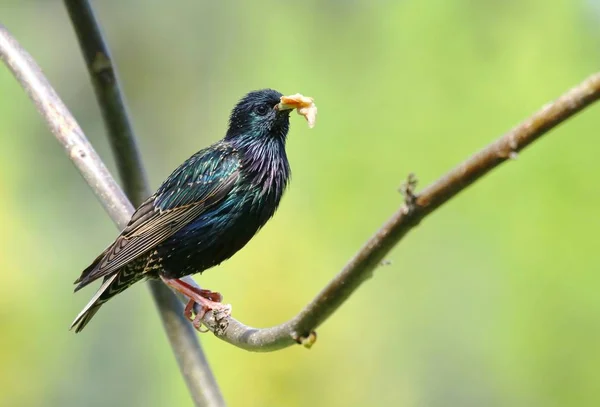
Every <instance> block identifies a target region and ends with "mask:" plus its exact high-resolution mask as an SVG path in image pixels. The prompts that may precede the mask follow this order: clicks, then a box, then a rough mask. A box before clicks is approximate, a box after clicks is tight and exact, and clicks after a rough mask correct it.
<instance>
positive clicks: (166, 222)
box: [75, 170, 239, 291]
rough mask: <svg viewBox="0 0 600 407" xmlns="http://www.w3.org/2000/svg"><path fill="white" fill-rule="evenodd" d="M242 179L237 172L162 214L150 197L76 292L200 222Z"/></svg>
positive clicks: (87, 273) (79, 282)
mask: <svg viewBox="0 0 600 407" xmlns="http://www.w3.org/2000/svg"><path fill="white" fill-rule="evenodd" d="M238 177H239V172H238V171H237V170H235V171H232V172H231V173H230V174H229V175H228V176H227V177H226V178H225V179H220V180H219V182H218V183H216V184H215V185H214V186H213V188H211V189H210V190H209V191H207V193H206V194H205V195H204V196H203V197H202V199H201V200H198V201H196V202H193V203H190V204H187V205H183V206H179V207H176V208H173V209H167V210H163V211H161V210H160V209H158V208H156V207H155V206H154V203H155V199H156V197H155V196H152V197H150V198H149V199H148V200H146V202H144V203H143V204H142V205H141V206H140V207H139V208H138V209H137V210H136V212H135V213H134V214H133V216H132V218H131V221H130V222H129V224H128V225H127V227H126V228H125V229H124V230H123V232H122V233H121V235H120V236H119V237H118V238H117V239H116V240H115V242H114V243H113V244H112V245H111V246H109V247H108V248H107V249H106V250H105V251H104V252H103V253H102V254H101V255H100V256H98V257H97V258H96V260H95V261H94V262H93V263H92V264H91V265H90V266H89V267H88V268H86V269H85V270H84V271H83V273H82V274H81V277H79V279H78V280H77V281H75V283H76V284H77V283H78V286H77V287H76V288H75V291H77V290H79V289H81V288H83V287H85V286H86V285H88V284H89V283H91V282H92V281H94V280H96V279H98V278H100V277H104V276H108V275H110V274H111V273H114V272H115V271H117V270H118V269H119V268H121V267H123V266H124V265H125V264H127V263H129V262H130V261H132V260H134V259H135V258H137V257H138V256H140V255H142V254H144V253H145V252H147V251H148V250H150V249H151V248H153V247H155V246H156V245H157V244H159V243H161V242H163V241H164V240H165V239H167V238H168V237H169V236H172V235H173V234H174V233H175V232H177V231H178V230H180V229H181V228H183V227H184V226H185V225H187V224H189V223H190V222H191V221H192V220H194V219H195V218H197V217H198V216H199V215H200V214H201V213H202V212H203V211H205V210H206V208H208V207H210V206H212V205H214V204H215V203H217V202H219V201H221V200H222V199H223V198H224V197H225V196H226V195H227V194H228V193H229V192H230V191H231V189H232V188H233V186H234V184H235V183H236V181H237V179H238Z"/></svg>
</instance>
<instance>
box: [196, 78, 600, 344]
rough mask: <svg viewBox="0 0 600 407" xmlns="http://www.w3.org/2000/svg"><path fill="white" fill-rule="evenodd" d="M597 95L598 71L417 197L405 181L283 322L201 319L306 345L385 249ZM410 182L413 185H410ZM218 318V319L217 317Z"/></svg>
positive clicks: (219, 329)
mask: <svg viewBox="0 0 600 407" xmlns="http://www.w3.org/2000/svg"><path fill="white" fill-rule="evenodd" d="M598 99H600V73H597V74H594V75H592V76H590V77H589V78H588V79H586V80H585V81H583V82H582V83H581V84H580V85H578V86H577V87H575V88H573V89H571V90H570V91H568V92H567V93H565V94H564V95H563V96H561V97H560V98H559V99H557V100H556V101H554V102H552V103H550V104H548V105H546V106H544V107H543V108H542V109H541V110H540V111H538V112H537V113H535V114H534V115H533V116H531V117H530V118H528V119H527V120H525V121H524V122H522V123H521V124H519V125H518V126H517V127H515V128H514V129H512V130H511V131H509V132H508V133H506V134H505V135H504V136H502V137H500V138H499V139H498V140H496V141H494V142H493V143H491V144H490V145H488V146H487V147H485V148H484V149H482V150H481V151H479V152H478V153H476V154H474V155H473V156H471V157H470V158H468V159H467V160H465V161H464V162H462V163H461V164H459V165H458V166H456V167H455V168H453V169H452V170H450V171H449V172H448V173H446V174H445V175H443V176H442V177H441V178H440V179H439V180H437V181H436V182H434V183H433V184H431V185H429V186H428V187H427V188H425V189H424V190H423V191H422V192H421V193H420V194H417V195H415V194H414V191H413V190H412V189H413V188H414V182H415V179H414V178H412V177H409V180H408V181H407V183H406V185H407V186H406V187H405V188H404V189H406V191H405V200H406V202H405V204H404V205H403V206H402V207H401V208H400V209H399V210H398V211H397V212H396V213H395V214H394V215H393V216H392V217H391V218H390V219H389V220H388V221H387V222H386V223H385V224H384V225H383V226H382V227H381V228H380V229H379V230H378V231H377V232H376V233H375V235H374V236H373V237H371V239H369V240H368V241H367V243H366V244H365V245H364V246H363V248H362V249H361V250H360V251H359V252H358V253H357V254H356V255H355V256H354V257H353V258H352V259H351V260H350V261H349V262H348V264H346V266H345V267H344V268H343V269H342V271H340V273H339V274H338V275H337V276H335V277H334V278H333V280H332V281H331V282H330V283H329V284H327V286H326V287H325V288H324V289H323V290H322V291H321V292H320V293H319V294H318V295H317V296H316V297H315V298H314V299H313V300H312V301H311V302H310V303H309V304H308V305H307V306H306V307H305V308H304V309H303V310H302V311H301V312H300V313H299V314H298V315H297V316H296V317H294V318H293V319H291V320H290V321H288V322H285V323H283V324H281V325H278V326H275V327H272V328H266V329H257V328H252V327H248V326H245V325H243V324H242V323H240V322H239V321H236V320H235V319H233V318H228V319H225V320H219V321H217V320H215V317H214V315H212V314H210V313H209V314H207V316H206V317H205V319H204V322H205V324H206V325H207V326H208V328H209V329H210V330H211V331H213V332H214V333H215V334H216V336H217V337H219V338H221V339H223V340H225V341H227V342H229V343H231V344H233V345H235V346H238V347H240V348H243V349H247V350H251V351H273V350H278V349H281V348H285V347H287V346H290V345H292V344H293V343H295V342H299V343H303V344H304V345H306V346H310V345H311V344H312V343H313V342H314V339H315V338H316V337H315V336H314V330H315V329H316V328H317V327H318V326H319V325H321V324H322V323H323V322H324V321H325V320H326V319H327V318H328V317H329V316H330V315H331V314H332V313H333V312H334V311H335V310H337V309H338V308H339V307H340V305H342V304H343V303H344V302H345V301H346V300H347V299H348V297H349V296H350V295H351V294H352V293H353V292H354V291H355V290H356V289H357V288H358V287H359V286H360V285H361V284H362V283H363V282H364V281H365V280H366V279H368V278H369V277H370V276H371V274H372V273H373V270H375V268H377V267H378V266H379V265H380V264H381V261H382V260H383V259H384V258H385V256H386V255H387V254H388V253H389V251H390V250H391V249H392V248H393V247H394V246H395V245H396V244H397V243H398V242H399V241H400V240H401V239H402V238H403V237H404V236H405V235H406V234H407V233H408V232H409V231H410V230H412V228H414V227H415V226H416V225H417V224H419V222H420V221H421V220H422V219H423V218H425V217H426V216H427V215H429V214H430V213H431V212H433V211H434V210H436V209H437V208H439V207H440V206H441V205H443V204H444V203H446V202H448V201H449V200H450V199H452V198H453V197H455V196H456V195H457V194H458V193H459V192H461V191H463V190H464V189H466V188H467V187H468V186H469V185H471V184H472V183H473V182H475V181H477V180H478V179H481V177H483V176H484V175H485V174H487V173H488V172H490V171H491V170H493V169H494V168H496V167H497V166H498V165H500V164H502V163H503V162H505V161H507V160H509V159H514V158H516V157H517V154H518V152H519V151H521V150H522V149H524V148H525V147H527V146H528V145H529V144H531V143H532V142H534V141H535V140H537V139H538V138H540V137H541V136H543V135H544V134H546V133H547V132H548V131H549V130H551V129H553V128H554V127H556V126H557V125H559V124H560V123H562V122H564V121H565V120H567V119H568V118H570V117H572V116H573V115H575V114H576V113H578V112H579V111H581V110H583V109H585V108H586V107H588V106H589V105H591V104H592V103H594V102H595V101H596V100H598ZM411 184H412V186H411ZM217 319H218V318H217Z"/></svg>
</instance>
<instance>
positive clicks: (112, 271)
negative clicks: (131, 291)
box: [71, 89, 316, 332]
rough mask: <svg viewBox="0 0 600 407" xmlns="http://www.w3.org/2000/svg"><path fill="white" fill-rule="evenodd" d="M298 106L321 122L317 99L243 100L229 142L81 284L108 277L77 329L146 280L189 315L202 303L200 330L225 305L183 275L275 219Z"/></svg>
mask: <svg viewBox="0 0 600 407" xmlns="http://www.w3.org/2000/svg"><path fill="white" fill-rule="evenodd" d="M295 108H297V109H298V112H299V113H300V114H303V115H305V116H306V117H307V119H308V120H309V124H311V125H312V123H314V114H316V108H315V107H314V104H312V99H310V98H306V97H303V96H301V95H293V96H289V97H288V96H283V95H282V94H281V93H279V92H277V91H275V90H272V89H264V90H258V91H254V92H250V93H248V94H247V95H246V96H245V97H244V98H242V99H241V100H240V101H239V102H238V104H237V105H236V106H235V108H234V109H233V111H232V112H231V116H230V119H229V129H228V130H227V133H226V134H225V137H224V138H223V139H222V140H221V141H218V142H217V143H215V144H213V145H212V146H210V147H208V148H205V149H203V150H200V151H199V152H197V153H196V154H194V155H193V156H191V157H190V158H189V159H188V160H186V161H185V162H184V163H183V164H181V165H180V166H179V167H178V168H177V169H176V170H175V171H174V172H173V173H172V174H171V175H170V176H169V177H168V178H167V179H166V181H164V182H163V184H162V185H161V186H160V187H159V188H158V190H157V191H156V193H155V194H154V195H152V196H151V197H150V198H148V199H147V200H146V201H145V202H144V203H142V204H141V205H140V206H139V208H137V210H136V211H135V213H134V214H133V216H132V217H131V220H130V221H129V224H128V225H127V226H126V227H125V229H124V230H123V231H122V232H121V234H120V235H119V236H118V237H117V239H116V240H115V241H114V242H113V243H112V244H111V245H110V246H109V247H108V248H107V249H106V250H105V251H104V252H103V253H102V254H100V256H98V257H97V258H96V259H95V260H94V262H93V263H92V264H91V265H90V266H89V267H88V268H86V269H85V270H84V271H83V273H82V274H81V276H80V277H79V278H78V279H77V280H76V281H75V284H77V286H76V288H75V291H78V290H80V289H81V288H83V287H85V286H87V285H88V284H90V283H91V282H93V281H95V280H97V279H99V278H101V277H102V278H103V279H104V282H103V284H102V286H101V287H100V289H99V290H98V291H97V292H96V294H95V295H94V297H93V298H92V299H91V300H90V302H89V303H88V304H87V305H86V306H85V308H84V309H83V311H81V313H80V314H79V315H78V316H77V318H75V321H73V324H72V325H71V328H73V327H75V332H79V331H81V330H82V329H83V328H84V327H85V326H86V325H87V324H88V322H90V320H91V319H92V317H93V316H94V315H95V314H96V312H98V310H99V309H100V307H101V306H102V305H103V304H104V303H105V302H106V301H108V300H109V299H110V298H112V297H113V296H115V295H116V294H118V293H120V292H122V291H123V290H125V289H126V288H128V287H130V286H131V285H132V284H134V283H136V282H138V281H140V280H143V279H146V278H152V279H159V278H160V279H162V281H163V282H164V283H165V284H167V285H168V286H169V287H171V288H173V289H175V290H177V291H179V292H181V293H182V294H183V295H185V296H186V297H187V298H189V302H188V305H187V306H186V309H185V314H186V316H187V317H188V318H190V319H192V310H193V306H194V305H195V304H198V305H199V306H200V308H201V310H202V311H201V313H199V314H198V315H196V317H195V318H194V326H195V327H196V328H197V329H200V323H201V322H200V318H201V317H202V316H203V314H204V313H205V312H206V311H209V310H214V309H222V308H224V307H225V306H224V305H223V304H221V303H220V301H221V299H222V297H221V295H220V294H219V293H216V292H211V291H209V290H201V289H199V288H197V287H194V286H191V285H189V284H187V283H186V282H185V281H182V280H180V278H182V277H184V276H188V275H191V274H195V273H201V272H202V271H204V270H206V269H208V268H211V267H213V266H216V265H218V264H220V263H221V262H222V261H224V260H226V259H228V258H230V257H231V256H233V255H234V254H235V253H236V252H237V251H238V250H240V249H241V248H242V247H244V245H246V243H248V241H250V239H251V238H252V237H253V236H254V235H255V234H256V232H257V231H258V230H259V229H260V228H261V227H263V226H264V224H265V223H266V222H267V221H268V220H269V219H270V218H271V217H272V216H273V214H274V213H275V210H276V209H277V206H278V205H279V201H280V200H281V197H282V195H283V192H284V190H285V188H286V186H287V184H288V180H289V177H290V166H289V163H288V159H287V156H286V152H285V142H286V137H287V133H288V130H289V114H290V111H291V110H293V109H295ZM307 110H310V112H309V113H307ZM311 119H312V121H311Z"/></svg>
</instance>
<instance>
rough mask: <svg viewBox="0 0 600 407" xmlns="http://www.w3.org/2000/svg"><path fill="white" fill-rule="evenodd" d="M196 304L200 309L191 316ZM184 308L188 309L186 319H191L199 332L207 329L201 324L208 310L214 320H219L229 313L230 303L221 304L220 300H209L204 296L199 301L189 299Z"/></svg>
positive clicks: (204, 331)
mask: <svg viewBox="0 0 600 407" xmlns="http://www.w3.org/2000/svg"><path fill="white" fill-rule="evenodd" d="M196 304H197V305H198V306H199V307H200V309H199V310H198V311H197V313H196V315H195V316H194V317H192V311H194V307H195V305H196ZM185 308H186V310H188V309H189V316H188V319H189V320H190V321H192V325H194V328H196V330H197V331H198V332H201V333H206V332H208V331H209V329H208V328H204V327H203V326H202V321H203V319H204V317H205V316H206V314H207V313H208V312H212V313H213V315H214V317H215V319H216V320H221V319H223V318H227V317H228V316H230V315H231V305H229V304H221V303H220V302H215V301H211V300H208V299H206V298H202V300H201V301H196V300H190V301H189V302H188V303H187V305H186V307H185Z"/></svg>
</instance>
